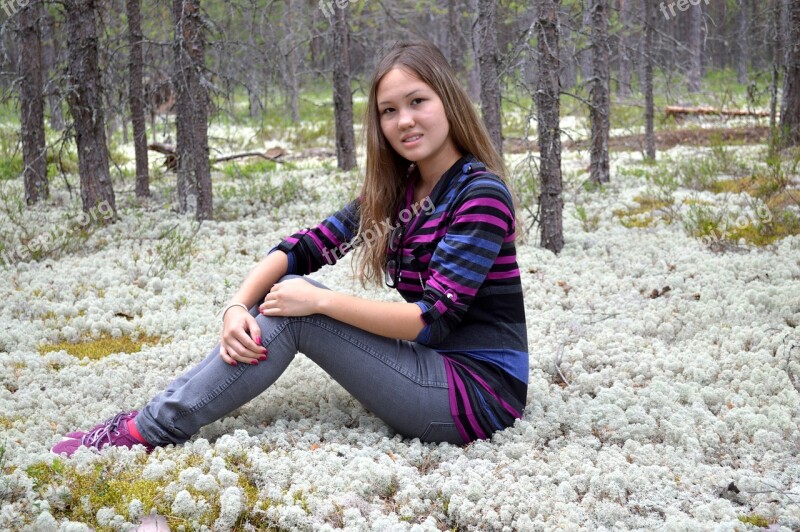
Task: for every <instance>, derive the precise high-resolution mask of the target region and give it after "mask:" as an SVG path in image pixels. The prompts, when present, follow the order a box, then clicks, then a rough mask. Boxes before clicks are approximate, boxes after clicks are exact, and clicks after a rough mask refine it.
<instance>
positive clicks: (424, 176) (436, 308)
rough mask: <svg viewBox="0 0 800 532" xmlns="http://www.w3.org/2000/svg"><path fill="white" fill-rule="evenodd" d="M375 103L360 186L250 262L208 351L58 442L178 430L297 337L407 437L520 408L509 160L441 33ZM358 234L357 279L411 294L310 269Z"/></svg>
mask: <svg viewBox="0 0 800 532" xmlns="http://www.w3.org/2000/svg"><path fill="white" fill-rule="evenodd" d="M367 109H368V110H367V116H366V126H365V127H366V135H367V160H366V176H365V182H364V186H363V189H362V192H361V195H360V196H359V197H358V198H357V199H355V200H354V201H352V202H351V203H349V204H348V205H346V206H345V207H344V208H342V209H341V210H340V211H338V212H336V213H335V214H333V215H331V216H330V217H329V218H327V219H326V220H325V221H323V222H322V223H321V224H319V225H318V226H316V227H315V228H313V229H306V230H302V231H299V232H297V233H295V234H293V235H291V236H289V237H288V238H286V239H285V240H283V241H282V242H280V244H279V245H278V246H276V247H275V248H274V249H272V250H271V251H270V253H269V254H268V255H267V256H266V257H265V258H264V259H263V260H262V261H261V262H260V263H259V264H258V265H257V266H255V267H254V268H253V270H252V271H251V272H250V273H249V274H248V276H247V277H246V278H245V280H244V282H243V283H242V285H241V287H240V288H239V290H238V292H237V293H236V295H235V296H234V298H233V299H232V300H231V302H230V304H229V305H228V306H227V307H225V309H224V312H223V332H222V338H221V340H220V342H219V344H218V345H217V346H216V347H215V348H214V349H213V350H212V351H211V354H210V355H209V356H208V357H207V358H206V359H205V360H204V361H203V362H201V363H200V364H199V365H198V366H196V367H195V368H193V369H191V370H190V371H188V372H187V373H185V374H184V375H182V376H180V377H178V378H177V379H176V380H175V381H173V382H172V383H171V384H170V385H169V386H168V387H167V389H166V390H165V391H163V392H162V393H160V394H159V395H157V396H156V397H154V398H153V399H152V400H151V401H150V402H149V403H148V404H147V405H146V406H144V407H143V408H142V409H141V411H131V412H122V413H120V414H118V415H116V416H115V417H113V418H112V419H110V420H108V421H106V422H104V423H101V424H100V425H98V426H96V427H95V428H94V429H92V430H91V431H89V432H86V433H84V432H73V433H70V434H68V435H67V437H66V438H65V439H64V440H63V441H62V442H60V443H58V444H57V445H56V446H55V447H54V448H53V451H54V452H55V453H65V454H67V455H70V454H72V453H73V452H75V450H76V449H77V448H78V447H80V446H86V447H94V448H96V449H101V448H103V447H104V446H106V445H117V446H126V447H132V446H133V445H137V444H140V445H144V446H145V447H146V448H148V450H151V449H152V448H153V447H155V446H163V445H168V444H178V443H182V442H185V441H187V440H188V439H189V438H191V437H192V435H193V434H195V433H196V432H197V431H198V430H199V429H200V427H202V426H203V425H206V424H208V423H211V422H213V421H215V420H217V419H219V418H221V417H223V416H225V415H227V414H229V413H230V412H232V411H233V410H234V409H236V408H238V407H239V406H241V405H243V404H244V403H246V402H247V401H249V400H250V399H252V398H254V397H256V396H257V395H258V394H260V393H261V392H263V391H264V390H265V389H267V388H268V387H269V386H270V385H271V384H272V383H273V382H275V380H276V379H277V378H278V377H279V376H280V375H281V374H282V373H283V372H284V370H285V369H286V368H287V366H288V365H289V364H290V363H291V361H292V359H293V358H294V356H295V354H296V353H298V352H302V353H304V354H305V355H306V356H307V357H308V358H310V359H311V360H313V361H314V362H315V363H316V364H318V365H319V366H320V367H321V368H322V369H323V370H324V371H325V372H327V373H328V374H329V375H330V376H331V377H333V378H334V379H335V380H336V381H337V382H338V383H340V384H341V385H342V386H343V387H344V388H345V389H346V390H347V391H348V392H350V393H351V394H352V395H353V396H354V397H355V398H356V399H357V400H358V401H359V402H360V403H361V404H362V405H363V406H364V407H365V408H367V409H368V410H370V411H371V412H373V413H374V414H375V415H377V416H378V417H380V418H381V419H382V420H383V421H384V422H386V423H387V424H388V425H389V426H390V427H391V428H392V429H394V430H395V431H396V432H397V433H399V434H401V435H403V436H405V437H408V438H419V439H420V440H421V441H423V442H449V443H454V444H465V443H468V442H471V441H473V440H475V439H480V438H488V437H490V436H491V435H492V433H493V432H495V431H497V430H501V429H503V428H505V427H508V426H509V425H511V424H513V423H514V420H515V419H516V418H519V417H521V415H522V411H523V409H524V407H525V402H526V396H527V387H528V386H527V381H528V345H527V337H526V326H525V309H524V306H523V297H522V287H521V283H520V275H519V269H518V267H517V262H516V251H515V245H514V240H515V214H514V212H515V211H514V203H513V200H512V195H511V193H510V192H509V189H508V186H507V184H506V182H505V180H504V177H503V176H504V164H503V161H502V159H501V157H500V156H499V155H498V153H497V151H496V150H495V148H494V147H493V145H492V143H491V141H490V140H489V137H488V135H487V133H486V130H485V129H484V126H483V122H482V121H481V119H480V118H479V117H478V115H477V113H476V112H475V109H474V108H473V106H472V103H471V102H470V100H469V98H468V96H467V94H466V93H465V91H464V90H463V88H462V87H461V86H460V85H459V83H458V81H457V79H456V77H455V74H454V72H453V71H452V69H451V68H450V66H449V64H448V63H447V61H446V60H445V58H444V57H443V56H442V54H441V52H440V51H439V50H438V49H437V48H436V47H435V46H434V45H432V44H429V43H425V42H416V43H400V44H397V45H395V46H394V47H393V48H392V49H391V50H390V51H389V52H388V53H387V54H386V56H385V57H384V58H383V59H382V60H381V62H380V63H379V65H378V67H377V70H376V72H375V76H374V78H373V80H372V83H371V88H370V93H369V102H368V108H367ZM354 246H357V250H358V251H357V252H358V253H359V256H358V257H357V259H358V260H359V276H360V278H361V280H362V281H365V280H367V281H372V282H375V283H381V282H385V283H386V285H388V286H389V287H391V288H395V289H396V290H398V292H399V293H400V294H401V295H402V296H403V299H405V301H406V302H405V303H398V302H386V301H371V300H366V299H362V298H358V297H354V296H350V295H347V294H343V293H339V292H335V291H333V290H329V289H327V288H326V287H324V286H322V285H321V284H319V283H317V282H316V281H313V280H311V279H308V278H307V277H304V276H305V275H307V274H310V273H312V272H314V271H315V270H317V269H319V268H320V267H322V266H324V265H326V264H335V263H336V262H337V261H338V260H339V259H340V258H341V257H342V256H343V255H344V254H345V253H347V252H348V251H349V250H350V249H351V248H353V247H354Z"/></svg>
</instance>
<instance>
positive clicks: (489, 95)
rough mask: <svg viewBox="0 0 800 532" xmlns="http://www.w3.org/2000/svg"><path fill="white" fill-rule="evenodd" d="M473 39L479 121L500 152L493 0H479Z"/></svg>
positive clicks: (501, 138) (495, 2) (500, 135)
mask: <svg viewBox="0 0 800 532" xmlns="http://www.w3.org/2000/svg"><path fill="white" fill-rule="evenodd" d="M476 25H477V31H478V39H477V42H476V43H475V44H476V45H477V46H478V48H477V49H476V50H475V54H476V55H477V56H478V63H479V64H480V77H481V108H482V112H483V122H484V124H485V125H486V129H487V131H488V132H489V137H490V138H491V139H492V142H493V143H494V146H495V148H497V151H498V152H499V153H500V154H501V155H502V153H503V130H502V122H501V109H500V105H501V100H500V66H499V62H500V52H499V49H498V47H497V0H479V2H478V19H477V22H476Z"/></svg>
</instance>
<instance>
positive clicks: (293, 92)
mask: <svg viewBox="0 0 800 532" xmlns="http://www.w3.org/2000/svg"><path fill="white" fill-rule="evenodd" d="M289 45H290V46H291V48H290V49H289V53H288V55H287V57H286V61H287V67H288V69H289V106H290V108H291V109H292V120H293V121H294V122H299V121H300V85H299V83H298V79H297V47H296V46H295V45H294V44H292V43H290V44H289Z"/></svg>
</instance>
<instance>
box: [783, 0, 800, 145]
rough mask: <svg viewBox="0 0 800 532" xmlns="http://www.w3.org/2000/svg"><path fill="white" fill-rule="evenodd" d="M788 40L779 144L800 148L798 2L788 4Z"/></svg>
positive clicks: (799, 25)
mask: <svg viewBox="0 0 800 532" xmlns="http://www.w3.org/2000/svg"><path fill="white" fill-rule="evenodd" d="M788 8H789V9H788V11H789V12H788V16H787V17H786V22H787V24H788V39H787V40H786V41H785V43H786V45H785V50H784V64H783V69H784V71H783V100H782V102H781V126H780V130H781V141H782V142H781V144H782V145H783V146H800V0H791V1H790V2H788Z"/></svg>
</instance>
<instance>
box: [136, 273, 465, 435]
mask: <svg viewBox="0 0 800 532" xmlns="http://www.w3.org/2000/svg"><path fill="white" fill-rule="evenodd" d="M290 277H297V276H286V277H284V278H283V279H281V280H285V279H287V278H290ZM303 279H305V280H306V281H308V282H310V283H313V284H315V285H317V286H320V287H323V288H324V286H323V285H321V284H320V283H317V282H316V281H313V280H311V279H307V278H303ZM250 314H251V315H252V316H254V317H255V318H256V322H257V323H258V326H259V327H260V329H261V340H262V345H263V346H264V347H266V348H267V350H268V355H267V357H268V358H267V360H265V361H263V362H261V363H259V364H258V365H250V364H238V365H236V366H231V365H229V364H226V363H225V362H224V361H223V360H222V359H221V358H220V356H219V344H217V346H216V347H214V349H213V350H212V351H211V353H210V354H209V355H208V357H206V359H205V360H203V361H202V362H200V364H198V365H197V366H195V367H194V368H192V369H191V370H189V371H187V372H186V373H184V374H183V375H181V376H180V377H178V378H176V379H175V380H174V381H172V382H171V383H170V384H169V386H167V388H166V390H164V391H163V392H161V393H160V394H158V395H157V396H155V397H154V398H153V399H152V400H151V401H150V402H149V403H148V404H147V405H146V406H145V407H144V408H143V409H142V410H141V411H140V413H139V415H138V416H136V428H137V429H138V430H139V432H140V433H141V435H142V436H143V437H144V439H146V440H147V441H148V442H149V443H151V444H153V445H168V444H170V443H175V444H177V443H183V442H185V441H187V440H188V439H189V438H191V437H192V435H193V434H195V433H196V432H197V431H198V430H199V429H200V427H202V426H203V425H207V424H209V423H211V422H213V421H216V420H217V419H220V418H222V417H224V416H225V415H227V414H229V413H230V412H232V411H233V410H235V409H236V408H238V407H240V406H242V405H243V404H245V403H246V402H248V401H250V400H251V399H253V398H254V397H256V396H257V395H259V394H260V393H261V392H263V391H264V390H266V389H267V388H268V387H269V386H271V385H272V383H274V382H275V381H276V380H277V379H278V377H280V376H281V374H282V373H283V372H284V371H285V370H286V368H287V367H288V366H289V364H290V363H291V361H292V360H293V359H294V356H295V354H297V353H298V352H301V353H303V354H304V355H306V356H307V357H308V358H309V359H311V360H312V361H313V362H314V363H316V364H317V365H318V366H319V367H321V368H322V369H323V370H324V371H325V372H326V373H327V374H328V375H330V376H331V377H332V378H333V379H334V380H336V382H338V383H339V384H341V385H342V386H343V387H344V388H345V389H346V390H347V391H348V392H350V393H351V394H352V395H353V397H355V398H356V399H357V400H358V401H359V402H360V403H361V404H362V405H363V406H364V407H365V408H366V409H367V410H369V411H371V412H372V413H374V414H375V415H376V416H378V417H379V418H380V419H382V420H383V421H384V422H385V423H386V424H387V425H389V426H390V427H391V428H392V429H394V431H395V432H397V433H398V434H401V435H402V436H405V437H408V438H420V440H421V441H423V442H449V443H455V444H463V443H464V441H463V440H462V438H461V436H460V435H459V433H458V430H457V429H456V427H455V423H454V422H453V417H452V416H451V414H450V401H449V392H448V387H447V375H446V373H445V367H444V362H443V360H442V356H441V355H440V354H439V353H437V352H436V351H435V350H433V349H431V348H430V347H426V346H424V345H421V344H418V343H416V342H409V341H405V340H394V339H391V338H385V337H383V336H378V335H375V334H372V333H369V332H366V331H364V330H362V329H359V328H357V327H353V326H351V325H347V324H345V323H342V322H340V321H337V320H334V319H332V318H329V317H327V316H324V315H320V314H313V315H310V316H303V317H266V316H262V315H261V314H260V313H259V312H258V307H257V306H256V307H253V308H251V309H250ZM310 392H312V393H313V392H314V390H310Z"/></svg>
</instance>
